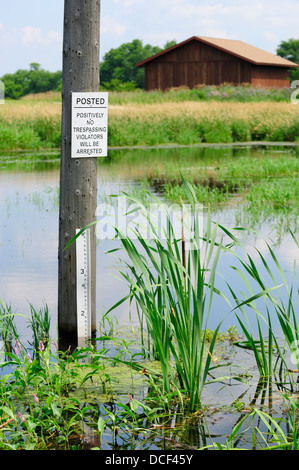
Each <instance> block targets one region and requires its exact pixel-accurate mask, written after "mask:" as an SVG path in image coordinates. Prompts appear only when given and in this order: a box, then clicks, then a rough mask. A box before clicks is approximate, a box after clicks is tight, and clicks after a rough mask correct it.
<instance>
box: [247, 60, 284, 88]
mask: <svg viewBox="0 0 299 470" xmlns="http://www.w3.org/2000/svg"><path fill="white" fill-rule="evenodd" d="M252 85H253V86H255V87H259V88H263V87H266V88H272V87H273V88H285V87H289V86H290V74H289V70H288V69H287V68H284V67H281V68H279V67H266V66H262V65H260V66H257V65H253V66H252Z"/></svg>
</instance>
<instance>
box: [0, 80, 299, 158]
mask: <svg viewBox="0 0 299 470" xmlns="http://www.w3.org/2000/svg"><path fill="white" fill-rule="evenodd" d="M245 89H246V88H244V90H245ZM192 91H193V90H189V91H184V93H181V94H180V93H179V92H178V91H175V92H174V91H169V92H167V93H161V92H155V94H154V95H151V94H150V93H148V94H146V93H145V92H144V93H143V92H141V93H140V94H138V93H135V94H134V93H132V94H129V95H127V94H125V93H124V94H122V95H119V94H118V95H115V94H113V93H111V94H110V95H109V100H110V105H109V131H108V144H109V146H112V147H115V146H116V147H124V146H132V145H133V146H134V145H161V144H164V145H165V144H180V145H192V144H198V143H200V142H208V143H219V142H221V143H230V142H249V141H261V140H262V141H279V142H284V141H295V140H296V139H297V138H298V137H299V131H298V128H299V126H298V120H299V118H298V110H297V107H296V105H293V104H292V103H291V102H289V101H287V100H285V101H281V102H279V101H275V100H269V98H267V99H266V98H265V99H264V100H262V98H261V99H260V101H258V102H257V101H256V100H248V99H243V100H242V99H241V94H239V95H238V94H236V95H235V99H233V100H230V101H229V102H227V100H226V101H225V100H219V96H217V95H215V94H214V95H212V96H211V99H208V100H205V99H204V100H200V99H196V96H195V92H193V94H192ZM139 95H140V96H143V98H142V99H140V100H136V99H135V98H136V97H137V96H139ZM55 96H56V95H55ZM55 96H54V97H53V96H52V95H51V97H50V98H49V97H48V96H47V95H41V96H39V97H34V96H30V97H27V98H23V99H22V100H19V101H10V100H7V101H6V102H5V104H4V105H2V106H1V107H0V124H1V125H0V142H1V148H2V149H25V148H43V147H44V148H49V147H59V146H60V127H61V124H60V121H61V100H60V98H59V96H57V97H56V98H55ZM153 96H155V97H156V98H155V99H153ZM231 96H232V94H231ZM237 96H239V99H237ZM159 97H160V98H161V99H160V98H159ZM175 97H176V98H175ZM56 99H57V100H56Z"/></svg>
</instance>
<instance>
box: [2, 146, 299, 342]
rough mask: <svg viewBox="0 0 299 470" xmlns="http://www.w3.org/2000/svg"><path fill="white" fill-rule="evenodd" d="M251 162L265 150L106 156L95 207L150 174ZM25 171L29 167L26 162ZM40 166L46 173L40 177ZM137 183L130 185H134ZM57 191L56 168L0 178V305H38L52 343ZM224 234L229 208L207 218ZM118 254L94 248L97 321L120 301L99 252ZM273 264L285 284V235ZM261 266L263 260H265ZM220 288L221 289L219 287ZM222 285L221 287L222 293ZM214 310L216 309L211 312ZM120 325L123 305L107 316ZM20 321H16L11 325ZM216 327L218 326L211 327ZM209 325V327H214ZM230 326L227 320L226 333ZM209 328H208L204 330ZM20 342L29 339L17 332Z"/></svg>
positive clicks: (114, 264) (290, 252) (18, 308)
mask: <svg viewBox="0 0 299 470" xmlns="http://www.w3.org/2000/svg"><path fill="white" fill-rule="evenodd" d="M248 154H252V155H254V156H255V157H260V158H262V157H263V155H264V149H249V148H247V147H244V148H241V149H236V148H224V149H220V148H209V149H168V150H165V149H155V150H144V151H143V153H142V154H141V153H140V151H132V150H121V151H116V150H115V151H111V152H110V153H109V157H108V158H107V159H103V160H101V161H99V172H98V175H99V182H98V187H99V190H98V203H99V204H101V202H102V201H103V200H105V198H106V197H107V195H109V194H119V193H120V192H121V191H129V192H130V191H132V190H136V189H137V188H138V181H141V180H143V179H144V178H145V176H146V175H148V174H150V173H152V172H154V171H155V169H156V168H158V167H159V169H161V168H167V167H169V166H176V167H177V168H178V169H180V168H181V167H182V166H184V167H188V168H192V165H195V163H196V165H197V168H198V165H199V163H200V164H201V163H202V164H203V165H205V166H209V165H211V166H215V165H217V162H218V161H219V160H221V159H224V158H228V157H229V158H231V157H234V158H238V157H242V156H244V155H248ZM31 164H32V162H31ZM45 166H46V167H47V168H48V169H45ZM136 181H137V182H136ZM58 191H59V161H52V162H48V163H44V162H43V163H42V171H38V164H37V163H34V171H32V166H30V164H28V166H27V167H26V165H25V167H22V168H21V167H20V168H18V167H16V166H15V165H11V164H6V166H5V169H3V164H2V171H1V172H0V257H1V263H2V269H1V272H0V285H1V289H0V297H1V299H2V300H3V301H4V302H5V303H8V304H10V303H11V305H12V308H13V311H14V312H18V313H22V314H24V313H25V314H28V315H29V312H30V308H29V302H30V303H31V304H32V305H34V306H35V307H36V308H39V307H40V306H41V305H43V304H44V303H45V302H46V303H47V304H48V306H49V310H50V314H51V317H52V319H53V321H52V322H51V326H52V331H51V336H52V337H53V338H55V337H56V335H57V332H56V314H57V312H56V309H57V251H58ZM213 218H214V219H215V220H219V221H220V222H221V223H222V224H223V225H224V226H226V227H232V226H233V225H234V224H235V212H234V207H228V208H227V209H222V210H219V211H218V212H215V213H214V214H213ZM261 230H262V233H263V235H264V236H266V237H269V238H270V239H271V238H272V239H273V238H274V242H276V241H277V240H275V234H273V233H272V227H271V224H269V225H267V224H265V225H264V226H263V227H262V228H261ZM243 237H245V238H244V241H245V242H246V246H247V248H248V250H249V252H250V253H251V254H252V256H253V257H255V256H256V251H255V248H258V249H259V250H260V251H261V252H262V253H265V254H266V250H267V246H266V244H265V242H264V241H263V240H262V239H261V238H259V236H258V235H255V234H253V233H246V234H243ZM116 245H117V246H118V241H115V240H114V241H113V240H99V241H98V247H97V314H98V318H99V321H100V319H101V316H102V314H103V313H104V312H105V311H106V310H107V309H108V308H109V307H110V306H111V305H112V304H113V303H114V302H115V301H116V300H117V299H118V298H121V297H122V296H123V295H125V294H126V293H127V288H126V286H125V285H124V284H123V282H122V281H121V280H119V279H117V278H119V274H118V270H119V268H120V264H119V262H118V260H117V259H116V258H114V257H112V256H111V255H107V254H105V253H106V251H108V250H110V249H112V248H115V246H116ZM275 253H276V256H277V258H278V259H279V262H280V263H281V265H282V267H283V270H284V272H285V273H286V275H287V276H289V277H290V278H291V274H292V269H293V262H294V259H295V258H296V257H298V250H297V248H296V245H295V243H294V241H293V239H292V238H291V236H290V235H285V236H284V238H283V239H282V240H280V243H279V245H278V246H277V247H276V251H275ZM267 261H268V258H267ZM230 263H231V259H230V258H229V257H228V256H227V255H225V256H223V257H222V259H220V263H219V270H220V271H221V272H222V273H228V271H229V272H230V276H232V277H231V278H230V279H233V273H232V272H231V270H230ZM224 284H225V283H224ZM224 284H223V285H224ZM218 308H219V309H220V311H221V307H218V306H217V303H216V304H215V310H216V311H217V309H218ZM114 314H115V315H116V316H117V320H118V322H119V323H122V322H125V323H127V322H128V321H129V318H128V305H127V304H123V305H122V306H120V307H119V308H118V310H117V311H115V313H114ZM18 322H19V323H22V322H23V320H22V319H21V318H20V319H19V320H18V319H16V323H17V325H18ZM216 323H218V319H217V321H216ZM216 323H215V325H214V326H216ZM233 323H234V320H233V319H228V323H227V326H231V325H232V324H233ZM212 327H213V325H211V328H212ZM23 334H24V335H25V336H26V335H27V334H28V331H27V330H26V328H25V329H24V327H23Z"/></svg>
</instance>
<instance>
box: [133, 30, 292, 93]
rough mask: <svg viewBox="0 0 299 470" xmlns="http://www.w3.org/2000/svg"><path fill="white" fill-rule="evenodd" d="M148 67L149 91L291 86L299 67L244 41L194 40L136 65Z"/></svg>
mask: <svg viewBox="0 0 299 470" xmlns="http://www.w3.org/2000/svg"><path fill="white" fill-rule="evenodd" d="M136 67H145V74H146V90H147V91H150V90H156V89H160V90H166V89H167V88H171V87H179V86H187V87H188V88H194V87H195V86H196V85H221V84H223V83H233V84H235V85H237V84H241V83H250V84H251V85H252V86H254V87H267V88H269V87H276V88H283V87H288V86H289V78H290V76H289V70H290V68H295V67H298V65H297V64H295V63H294V62H291V61H289V60H286V59H283V58H282V57H279V56H276V55H274V54H271V53H269V52H266V51H264V50H262V49H259V48H257V47H254V46H251V45H250V44H246V43H245V42H242V41H236V40H232V39H215V38H206V37H199V36H193V37H192V38H190V39H187V40H186V41H183V42H181V43H180V44H176V45H175V46H172V47H170V48H169V49H166V50H165V51H162V52H160V53H159V54H156V55H154V56H152V57H149V58H148V59H146V60H143V61H142V62H140V63H138V64H136Z"/></svg>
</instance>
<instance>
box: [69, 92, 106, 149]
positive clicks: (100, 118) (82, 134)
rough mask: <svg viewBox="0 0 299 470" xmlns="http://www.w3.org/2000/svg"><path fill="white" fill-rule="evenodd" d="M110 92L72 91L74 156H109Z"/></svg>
mask: <svg viewBox="0 0 299 470" xmlns="http://www.w3.org/2000/svg"><path fill="white" fill-rule="evenodd" d="M107 126H108V93H107V92H91V93H89V92H81V93H77V92H76V93H75V92H73V93H72V158H81V157H107V134H108V127H107Z"/></svg>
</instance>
